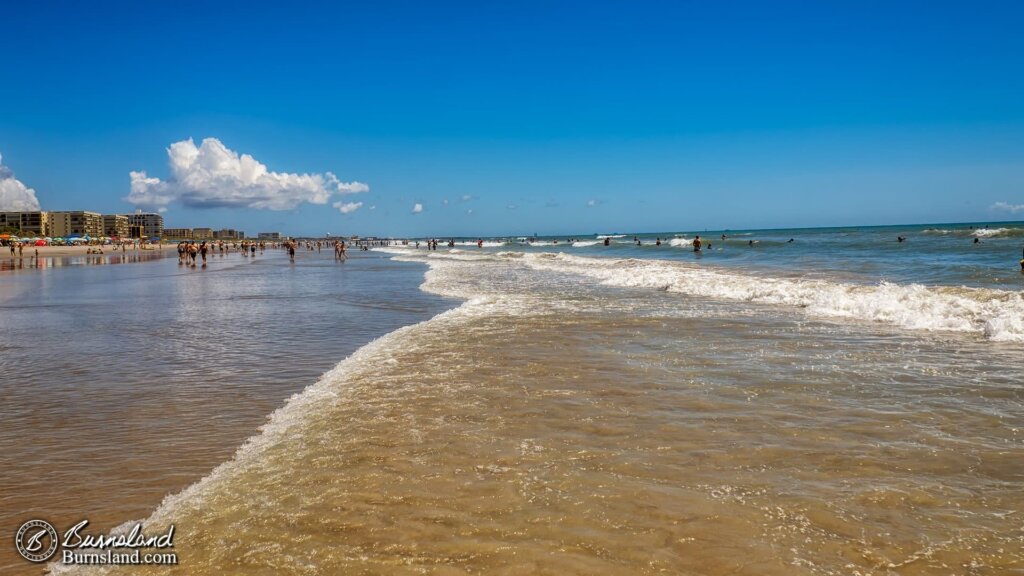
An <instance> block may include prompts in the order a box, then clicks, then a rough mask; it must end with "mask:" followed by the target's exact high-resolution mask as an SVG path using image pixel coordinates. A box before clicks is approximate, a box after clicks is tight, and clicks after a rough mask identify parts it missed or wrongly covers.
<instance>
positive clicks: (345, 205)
mask: <svg viewBox="0 0 1024 576" xmlns="http://www.w3.org/2000/svg"><path fill="white" fill-rule="evenodd" d="M333 206H334V207H335V208H337V209H338V211H339V212H341V213H342V214H351V213H352V212H355V211H356V210H359V209H360V208H362V207H363V203H362V202H335V203H334V204H333Z"/></svg>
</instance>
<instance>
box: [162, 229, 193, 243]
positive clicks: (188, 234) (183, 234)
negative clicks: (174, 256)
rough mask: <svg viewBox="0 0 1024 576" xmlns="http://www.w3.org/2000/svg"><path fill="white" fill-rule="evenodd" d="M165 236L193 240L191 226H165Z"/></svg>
mask: <svg viewBox="0 0 1024 576" xmlns="http://www.w3.org/2000/svg"><path fill="white" fill-rule="evenodd" d="M164 238H167V239H168V240H191V239H192V229H191V228H164Z"/></svg>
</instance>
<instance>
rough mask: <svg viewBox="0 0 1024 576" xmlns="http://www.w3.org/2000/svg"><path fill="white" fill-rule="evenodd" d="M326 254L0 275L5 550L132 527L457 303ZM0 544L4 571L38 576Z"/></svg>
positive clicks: (89, 262) (408, 280)
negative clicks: (45, 530) (27, 533)
mask: <svg viewBox="0 0 1024 576" xmlns="http://www.w3.org/2000/svg"><path fill="white" fill-rule="evenodd" d="M330 254H331V252H330V251H327V252H324V253H322V254H321V255H316V254H314V253H309V252H305V251H300V252H299V254H298V258H297V262H296V263H295V264H294V265H291V264H289V262H288V259H287V257H285V256H284V255H283V254H281V253H279V252H276V251H268V252H267V253H266V254H264V255H261V256H258V257H257V258H256V259H255V260H252V259H250V258H248V257H246V258H243V257H242V256H241V255H240V254H239V253H237V252H234V253H230V254H229V255H228V256H225V257H223V258H221V257H219V256H218V257H212V258H211V259H210V261H209V264H208V266H207V268H206V269H205V270H204V269H202V268H195V269H193V268H188V267H182V266H179V265H178V264H177V258H176V257H174V256H172V257H169V258H154V259H148V260H146V261H144V262H141V263H133V264H130V265H123V266H116V265H111V264H117V263H120V262H121V261H122V256H121V255H119V254H112V255H107V256H105V257H88V258H83V257H76V258H68V259H64V260H60V259H55V260H57V261H56V262H50V264H51V265H49V266H47V265H42V266H40V267H39V268H35V267H34V266H31V265H29V266H28V267H26V268H18V269H16V270H15V271H13V272H5V273H2V274H0V328H2V332H3V335H4V337H3V340H2V341H0V374H2V376H0V463H2V465H0V469H2V470H3V473H2V474H0V533H2V534H3V535H4V536H3V541H4V542H5V543H8V544H9V543H10V542H11V541H12V539H13V534H14V532H15V531H16V530H17V527H18V525H20V523H21V522H22V521H25V520H28V519H30V518H43V519H47V520H50V521H52V522H54V523H55V524H56V525H58V526H64V527H65V528H67V527H70V526H71V525H72V524H74V523H76V522H78V521H79V520H82V519H88V520H90V527H95V528H96V529H97V530H109V529H110V528H112V527H114V526H116V525H118V524H121V523H123V522H126V521H128V520H131V519H139V518H145V517H146V516H148V515H149V514H150V513H151V511H152V510H153V508H155V507H156V506H157V505H158V504H159V503H160V502H161V500H162V499H163V498H164V497H165V496H166V495H167V494H170V493H175V492H178V491H180V490H182V489H183V488H185V487H186V486H188V485H189V484H191V483H193V482H195V481H197V480H198V479H200V478H202V477H203V476H204V475H206V474H207V473H209V471H210V470H211V469H212V468H213V467H215V466H216V465H217V464H219V463H221V462H223V461H224V460H226V459H229V458H230V457H231V455H232V454H233V453H234V451H235V450H236V449H237V447H238V445H239V444H241V442H242V441H243V440H245V438H247V437H249V436H251V435H252V434H254V433H255V432H256V430H257V428H258V426H260V425H261V424H263V422H264V421H265V419H266V416H267V414H269V413H271V412H272V411H273V410H274V409H275V408H277V407H278V406H280V405H281V403H282V402H283V401H284V400H285V399H287V398H288V397H289V396H291V395H292V394H294V393H296V392H298V391H300V390H302V389H303V388H305V387H306V386H308V385H309V383H311V382H313V381H315V380H316V378H317V377H318V376H319V375H320V374H322V373H323V372H324V371H326V370H328V369H330V368H331V367H332V366H333V365H334V364H336V363H337V361H338V359H339V358H342V357H344V356H346V355H348V354H350V353H351V352H352V351H354V350H355V349H356V348H358V347H359V346H361V345H363V344H365V343H366V342H368V341H369V340H372V339H373V338H376V337H378V336H381V335H383V334H386V333H388V332H390V331H392V330H394V329H396V328H398V327H400V326H403V325H406V324H409V323H413V322H417V321H420V320H424V319H426V318H430V317H431V316H433V315H435V314H437V313H438V312H441V311H443V310H445V309H447V308H450V307H451V306H454V305H455V304H456V303H455V302H450V301H445V300H444V299H442V298H438V297H436V296H433V295H430V294H424V293H422V292H420V291H418V290H416V286H417V284H418V283H419V282H420V281H421V278H422V274H423V266H422V265H416V264H407V263H401V262H391V261H389V260H388V259H387V258H386V257H382V256H381V255H378V254H370V255H364V254H355V255H353V257H352V258H350V259H349V261H348V262H346V263H344V264H336V263H335V262H334V260H333V258H332V257H331V255H330ZM129 256H131V254H130V253H129ZM101 260H102V261H101ZM44 264H45V262H44ZM8 544H4V545H0V572H3V573H39V572H40V570H41V569H40V568H38V567H35V569H34V570H33V566H32V565H30V564H28V563H27V562H24V561H23V560H22V559H21V558H20V557H18V556H17V554H16V553H15V551H14V548H13V546H12V545H8Z"/></svg>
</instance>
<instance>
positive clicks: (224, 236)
mask: <svg viewBox="0 0 1024 576" xmlns="http://www.w3.org/2000/svg"><path fill="white" fill-rule="evenodd" d="M213 237H214V239H216V240H242V239H243V238H245V232H242V231H241V230H233V229H231V228H223V229H221V230H214V231H213Z"/></svg>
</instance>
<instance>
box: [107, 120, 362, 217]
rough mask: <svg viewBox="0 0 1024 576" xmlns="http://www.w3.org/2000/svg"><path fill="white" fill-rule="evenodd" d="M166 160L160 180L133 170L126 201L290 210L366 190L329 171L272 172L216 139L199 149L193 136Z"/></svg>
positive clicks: (171, 150)
mask: <svg viewBox="0 0 1024 576" xmlns="http://www.w3.org/2000/svg"><path fill="white" fill-rule="evenodd" d="M167 157H168V164H169V165H170V171H171V175H170V177H169V178H168V179H167V180H160V179H159V178H153V177H151V176H149V175H147V174H146V172H145V171H138V172H131V173H130V174H129V175H130V177H131V192H130V193H129V194H128V196H127V197H126V198H125V200H127V201H128V202H130V203H132V204H135V205H136V206H140V207H145V208H159V207H161V206H166V205H168V204H170V203H171V202H176V201H177V202H181V203H182V204H185V205H186V206H191V207H196V208H214V207H221V206H231V207H241V208H255V209H261V210H291V209H293V208H295V207H296V206H298V205H299V204H301V203H303V202H308V203H310V204H326V203H327V201H328V200H329V199H330V197H331V196H332V195H333V194H356V193H359V192H366V191H368V190H369V189H370V187H369V186H367V185H366V184H363V183H362V182H342V181H341V180H339V179H338V177H337V176H335V175H334V174H332V173H330V172H324V173H323V174H315V173H314V174H294V173H287V172H271V171H270V170H268V169H267V167H266V166H265V165H264V164H262V163H260V162H259V161H257V160H256V159H255V158H253V157H252V156H250V155H248V154H241V155H239V154H238V153H237V152H235V151H234V150H231V149H230V148H228V147H227V146H225V145H224V144H223V143H221V141H220V140H218V139H216V138H205V139H203V142H202V144H200V145H199V146H196V144H195V142H193V141H192V139H191V138H189V139H188V140H182V141H181V142H175V143H174V144H171V145H170V147H169V148H167Z"/></svg>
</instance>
